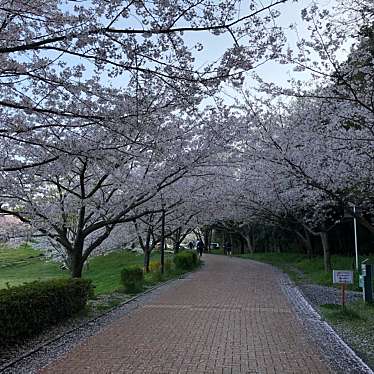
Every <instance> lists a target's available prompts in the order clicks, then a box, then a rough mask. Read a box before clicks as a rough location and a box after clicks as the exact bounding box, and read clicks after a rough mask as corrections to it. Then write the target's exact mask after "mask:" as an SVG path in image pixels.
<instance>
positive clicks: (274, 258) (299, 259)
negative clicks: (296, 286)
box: [240, 252, 374, 291]
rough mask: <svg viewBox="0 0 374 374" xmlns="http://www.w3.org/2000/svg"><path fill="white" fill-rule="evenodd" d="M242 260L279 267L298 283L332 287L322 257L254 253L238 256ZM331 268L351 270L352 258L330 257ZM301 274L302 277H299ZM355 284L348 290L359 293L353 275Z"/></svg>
mask: <svg viewBox="0 0 374 374" xmlns="http://www.w3.org/2000/svg"><path fill="white" fill-rule="evenodd" d="M240 257H242V258H248V259H251V260H256V261H260V262H266V263H268V264H271V265H274V266H276V267H279V268H280V269H282V270H283V271H284V272H286V273H287V274H288V275H289V276H290V278H291V279H292V280H293V281H295V282H296V283H298V282H303V281H305V280H307V281H309V282H311V283H314V284H319V285H323V286H330V287H331V286H334V285H333V283H332V272H325V271H324V267H323V257H322V256H318V257H314V258H312V259H309V258H308V257H307V256H306V255H303V254H300V253H272V252H265V253H254V254H244V255H240ZM365 258H366V257H362V258H361V259H360V260H364V259H365ZM331 261H332V267H333V269H335V270H353V268H354V258H353V257H347V256H332V257H331ZM370 261H371V262H374V258H373V257H371V258H370ZM301 273H302V274H303V276H302V275H301ZM354 277H355V283H354V285H352V286H349V287H348V288H349V289H351V290H356V291H361V288H359V287H358V274H357V273H355V274H354Z"/></svg>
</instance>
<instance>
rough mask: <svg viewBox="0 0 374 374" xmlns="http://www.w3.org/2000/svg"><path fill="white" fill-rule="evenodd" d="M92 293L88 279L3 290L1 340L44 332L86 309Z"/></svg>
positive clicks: (34, 283)
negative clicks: (48, 327)
mask: <svg viewBox="0 0 374 374" xmlns="http://www.w3.org/2000/svg"><path fill="white" fill-rule="evenodd" d="M91 292H92V286H91V281H90V280H86V279H78V278H75V279H53V280H49V281H43V282H32V283H28V284H25V285H23V286H17V287H11V288H9V289H4V290H0V342H2V343H3V344H5V343H9V342H14V341H17V340H19V339H20V338H24V337H27V336H30V335H33V334H36V333H39V332H40V331H42V330H43V329H44V328H45V327H47V326H50V325H53V324H55V323H57V322H59V321H62V320H64V319H66V318H68V317H71V316H72V315H74V314H75V313H77V312H79V311H81V310H82V309H84V307H85V306H86V303H87V299H88V297H89V295H90V294H91Z"/></svg>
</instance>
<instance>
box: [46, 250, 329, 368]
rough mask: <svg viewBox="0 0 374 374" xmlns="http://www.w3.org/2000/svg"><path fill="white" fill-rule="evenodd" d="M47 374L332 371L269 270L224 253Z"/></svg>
mask: <svg viewBox="0 0 374 374" xmlns="http://www.w3.org/2000/svg"><path fill="white" fill-rule="evenodd" d="M205 260H206V266H204V268H203V269H202V270H200V271H198V272H196V273H193V274H191V275H190V276H189V277H188V278H187V279H185V280H182V281H180V282H179V283H178V284H177V286H176V287H174V288H171V289H167V290H165V292H162V293H161V295H160V297H158V298H157V299H156V300H153V301H152V304H147V305H144V306H143V307H141V308H139V309H137V310H135V311H134V312H133V313H131V315H129V316H127V317H125V318H122V319H120V320H117V321H116V322H115V323H113V324H111V325H110V326H108V327H107V328H106V329H104V330H103V331H101V332H100V333H99V334H98V335H96V336H93V337H91V338H89V339H88V340H87V341H86V342H84V343H83V344H81V345H79V346H77V347H76V348H75V349H74V350H73V351H71V352H70V353H68V354H67V355H66V356H65V357H61V359H59V360H58V361H55V362H53V363H52V364H50V365H49V366H48V367H47V368H44V369H42V370H41V371H40V373H42V374H62V373H63V374H67V373H74V374H75V373H77V374H78V373H79V374H84V373H87V374H88V373H89V374H94V373H95V374H96V373H97V374H99V373H100V374H104V373H129V374H130V373H131V374H148V373H157V374H161V373H164V374H177V373H185V374H187V373H188V374H198V373H212V374H213V373H214V374H215V373H230V374H236V373H238V374H239V373H240V374H244V373H246V374H252V373H253V374H255V373H256V374H275V373H279V374H287V373H295V374H302V373H321V374H326V373H329V372H330V371H329V369H328V368H327V367H326V366H325V364H324V363H323V362H322V361H321V358H320V355H319V354H318V351H317V349H316V347H315V346H314V345H313V343H311V342H310V341H309V340H308V336H307V335H306V332H305V331H304V330H303V328H302V327H301V324H300V322H299V321H298V320H297V317H296V316H295V315H294V313H293V311H292V309H291V307H290V305H289V304H288V302H287V299H286V298H285V296H284V294H283V293H282V291H281V288H280V285H279V274H278V273H277V272H276V271H273V270H272V269H271V268H270V267H268V266H266V265H262V264H258V263H254V262H250V261H246V260H240V259H235V258H228V257H223V256H213V255H211V256H206V255H205Z"/></svg>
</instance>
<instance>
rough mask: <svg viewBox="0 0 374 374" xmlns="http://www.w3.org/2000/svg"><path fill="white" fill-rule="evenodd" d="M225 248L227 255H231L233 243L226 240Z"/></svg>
mask: <svg viewBox="0 0 374 374" xmlns="http://www.w3.org/2000/svg"><path fill="white" fill-rule="evenodd" d="M223 250H224V253H225V255H229V256H231V243H230V242H229V241H226V242H225V244H224V245H223Z"/></svg>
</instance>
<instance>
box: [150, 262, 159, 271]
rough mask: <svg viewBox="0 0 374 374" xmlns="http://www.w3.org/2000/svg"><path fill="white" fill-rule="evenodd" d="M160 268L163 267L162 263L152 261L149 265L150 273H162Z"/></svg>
mask: <svg viewBox="0 0 374 374" xmlns="http://www.w3.org/2000/svg"><path fill="white" fill-rule="evenodd" d="M160 267H161V264H160V261H151V262H150V263H149V271H151V272H155V271H160Z"/></svg>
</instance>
